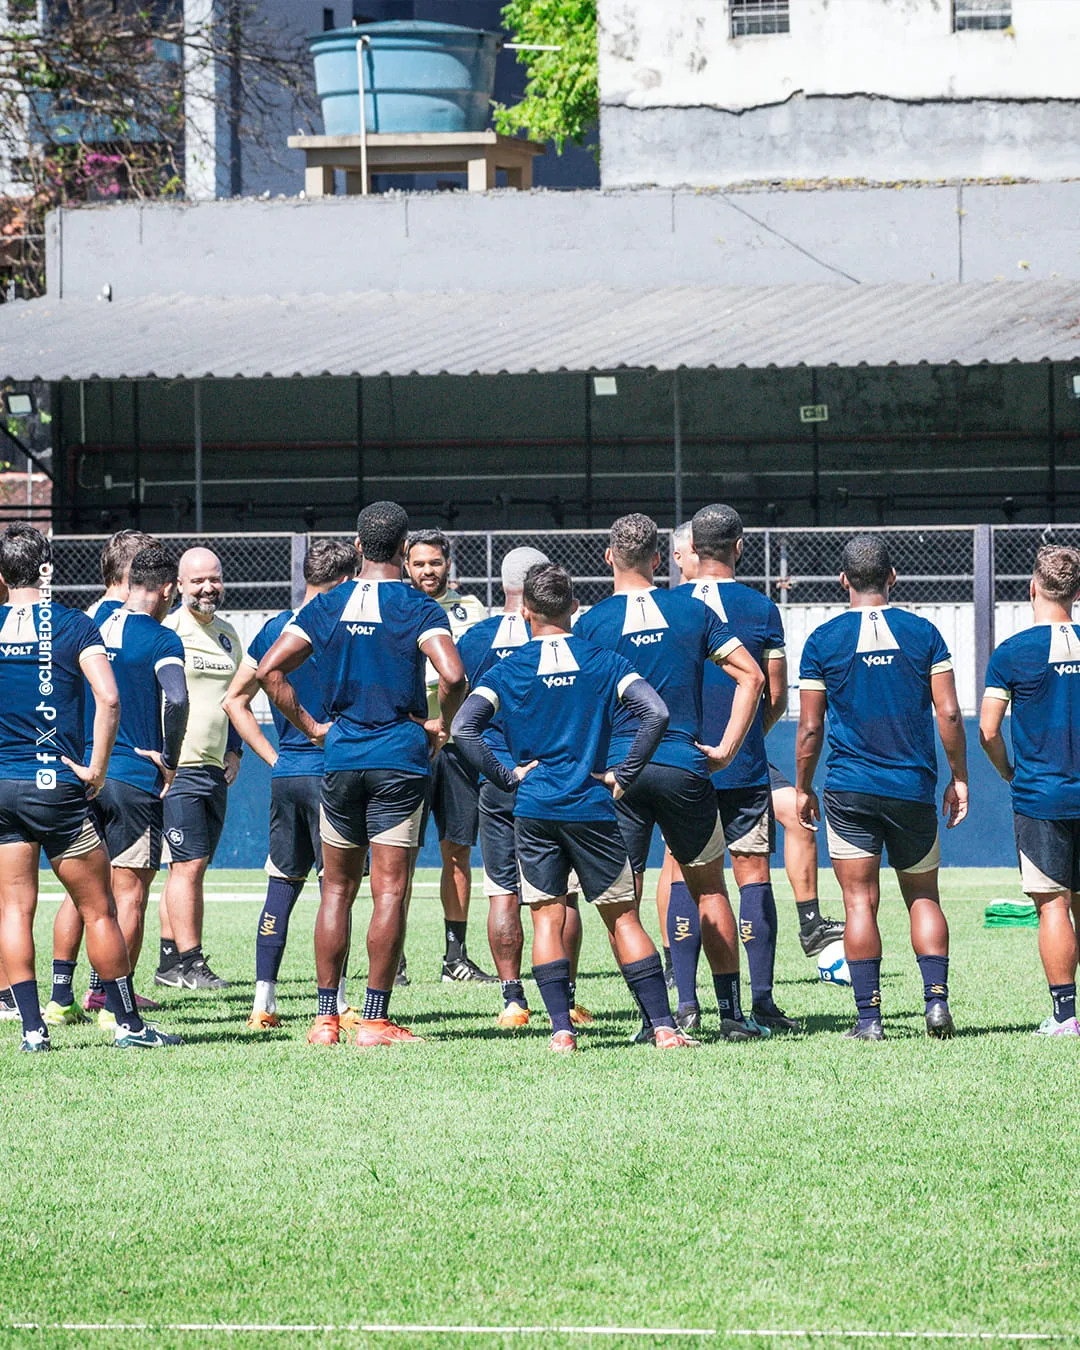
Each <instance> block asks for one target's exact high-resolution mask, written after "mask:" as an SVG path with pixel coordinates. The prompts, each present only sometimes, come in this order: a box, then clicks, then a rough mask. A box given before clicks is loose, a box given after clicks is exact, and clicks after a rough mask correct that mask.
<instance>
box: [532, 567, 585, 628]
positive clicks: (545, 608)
mask: <svg viewBox="0 0 1080 1350" xmlns="http://www.w3.org/2000/svg"><path fill="white" fill-rule="evenodd" d="M522 592H523V594H522V598H523V600H524V602H525V604H526V606H527V607H528V608H529V609H531V610H532V611H533V613H534V614H542V615H543V617H544V618H545V619H559V618H562V616H563V615H564V614H569V613H570V611H571V610H572V609H573V607H574V583H573V582H572V581H571V580H570V573H569V572H567V571H566V570H565V569H564V568H562V567H560V566H559V564H558V563H551V562H543V563H533V565H532V567H530V568H529V570H528V571H527V572H526V573H525V584H524V586H523V588H522Z"/></svg>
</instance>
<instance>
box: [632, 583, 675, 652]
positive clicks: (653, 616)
mask: <svg viewBox="0 0 1080 1350" xmlns="http://www.w3.org/2000/svg"><path fill="white" fill-rule="evenodd" d="M667 626H668V621H667V619H665V618H664V616H663V614H662V613H661V611H660V606H659V605H658V604H657V603H656V601H655V600H654V599H653V597H652V592H651V591H642V592H641V593H640V594H638V595H628V596H627V597H626V615H625V617H624V618H623V627H622V635H623V637H626V636H627V635H628V634H629V633H655V634H656V636H655V637H653V638H651V639H650V641H653V642H659V641H660V639H661V636H662V635H661V633H659V632H657V631H656V630H657V629H664V628H666V627H667ZM635 645H636V644H635Z"/></svg>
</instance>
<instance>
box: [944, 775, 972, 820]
mask: <svg viewBox="0 0 1080 1350" xmlns="http://www.w3.org/2000/svg"><path fill="white" fill-rule="evenodd" d="M967 813H968V785H967V784H966V783H958V782H957V781H956V779H955V778H954V779H953V780H952V782H951V783H950V784H949V786H948V787H947V788H946V789H945V795H944V797H942V799H941V814H942V815H943V816H948V817H949V819H948V820H947V821H946V822H945V828H946V829H947V830H955V829H956V827H957V825H959V824H960V822H961V821H962V820H963V819H964V817H965V816H966V815H967Z"/></svg>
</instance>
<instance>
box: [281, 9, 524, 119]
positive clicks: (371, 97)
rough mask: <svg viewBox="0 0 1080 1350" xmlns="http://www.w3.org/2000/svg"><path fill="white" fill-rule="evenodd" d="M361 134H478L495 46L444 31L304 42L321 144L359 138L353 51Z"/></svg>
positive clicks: (486, 36)
mask: <svg viewBox="0 0 1080 1350" xmlns="http://www.w3.org/2000/svg"><path fill="white" fill-rule="evenodd" d="M361 38H366V39H367V41H366V43H365V44H364V49H363V62H364V91H365V98H364V103H365V110H366V114H367V129H368V131H369V132H380V131H381V132H408V131H442V132H456V131H486V130H487V125H488V116H489V112H490V107H491V95H492V92H493V90H494V88H495V58H496V56H497V54H498V51H499V47H500V45H501V43H502V38H501V36H500V35H499V34H498V33H486V32H483V31H482V30H480V29H477V28H462V27H460V26H459V25H457V24H452V23H423V22H421V21H419V20H409V21H405V22H400V23H371V24H361V25H360V26H359V27H357V28H333V29H331V30H330V31H329V32H326V33H313V34H312V35H311V36H310V37H309V38H308V43H309V44H310V46H311V51H312V55H313V56H314V58H315V88H316V90H317V92H318V95H319V99H320V101H321V103H322V113H323V126H324V128H325V131H326V134H327V135H328V136H349V135H357V134H359V132H360V99H359V91H360V84H359V74H358V69H357V50H356V46H357V43H358V42H359V41H360V39H361Z"/></svg>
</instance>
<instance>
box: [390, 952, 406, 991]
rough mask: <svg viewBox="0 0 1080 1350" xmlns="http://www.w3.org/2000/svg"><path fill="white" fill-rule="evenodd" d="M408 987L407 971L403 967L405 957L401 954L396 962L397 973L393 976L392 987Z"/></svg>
mask: <svg viewBox="0 0 1080 1350" xmlns="http://www.w3.org/2000/svg"><path fill="white" fill-rule="evenodd" d="M408 987H409V972H408V970H406V968H405V958H404V956H403V957H402V958H401V960H400V961H399V962H398V963H397V974H396V975H395V976H394V988H395V989H408Z"/></svg>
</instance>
